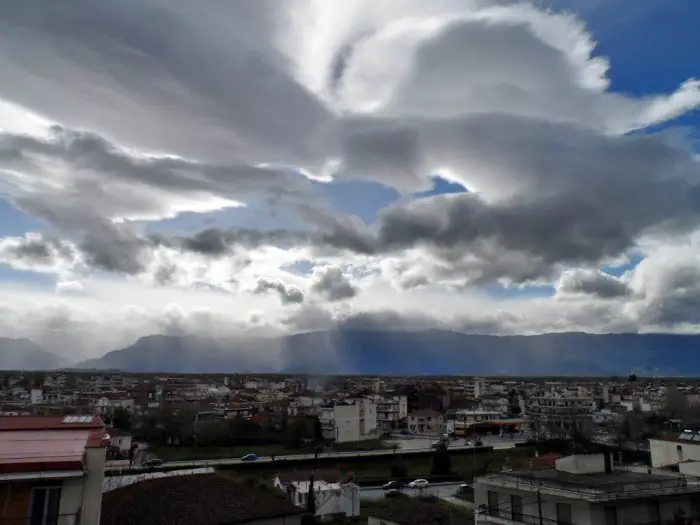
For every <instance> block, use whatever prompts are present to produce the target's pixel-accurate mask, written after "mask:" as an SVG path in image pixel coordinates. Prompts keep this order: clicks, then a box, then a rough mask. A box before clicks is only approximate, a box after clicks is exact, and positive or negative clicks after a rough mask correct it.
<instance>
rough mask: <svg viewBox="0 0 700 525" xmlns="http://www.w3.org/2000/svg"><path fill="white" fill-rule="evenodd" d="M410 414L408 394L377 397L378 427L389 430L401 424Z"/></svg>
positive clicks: (385, 430) (384, 430)
mask: <svg viewBox="0 0 700 525" xmlns="http://www.w3.org/2000/svg"><path fill="white" fill-rule="evenodd" d="M407 416H408V399H407V398H406V396H393V397H385V398H379V399H377V428H378V429H379V430H381V431H383V432H389V431H391V430H393V429H395V428H397V427H398V426H399V424H400V423H401V422H403V421H405V420H406V417H407Z"/></svg>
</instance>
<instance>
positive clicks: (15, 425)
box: [0, 416, 104, 432]
mask: <svg viewBox="0 0 700 525" xmlns="http://www.w3.org/2000/svg"><path fill="white" fill-rule="evenodd" d="M72 417H76V418H77V417H83V418H85V419H81V420H79V421H76V420H74V419H67V418H72ZM88 417H90V419H89V420H88V419H87V418H88ZM100 428H102V429H103V428H104V423H103V422H102V420H101V419H100V418H99V417H97V416H0V432H6V431H12V430H66V429H100Z"/></svg>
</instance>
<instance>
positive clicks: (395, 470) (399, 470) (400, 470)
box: [391, 460, 408, 478]
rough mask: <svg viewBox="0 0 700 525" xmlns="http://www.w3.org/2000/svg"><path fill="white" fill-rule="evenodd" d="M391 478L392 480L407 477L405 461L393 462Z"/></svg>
mask: <svg viewBox="0 0 700 525" xmlns="http://www.w3.org/2000/svg"><path fill="white" fill-rule="evenodd" d="M391 477H392V478H406V477H408V464H407V463H406V462H405V461H401V460H399V461H394V462H393V463H392V464H391Z"/></svg>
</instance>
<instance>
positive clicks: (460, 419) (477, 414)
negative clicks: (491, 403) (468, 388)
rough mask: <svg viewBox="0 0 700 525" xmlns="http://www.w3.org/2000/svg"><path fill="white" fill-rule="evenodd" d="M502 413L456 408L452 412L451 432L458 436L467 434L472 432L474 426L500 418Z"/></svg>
mask: <svg viewBox="0 0 700 525" xmlns="http://www.w3.org/2000/svg"><path fill="white" fill-rule="evenodd" d="M502 416H503V414H501V412H496V411H488V410H457V411H455V413H454V423H453V424H452V428H453V432H454V433H455V434H456V435H458V436H467V435H469V434H471V433H472V429H473V428H474V427H478V426H479V425H482V424H484V423H487V422H489V421H497V420H499V419H501V417H502Z"/></svg>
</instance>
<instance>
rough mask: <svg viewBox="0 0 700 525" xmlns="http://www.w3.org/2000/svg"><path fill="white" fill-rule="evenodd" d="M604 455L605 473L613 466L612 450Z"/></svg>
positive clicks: (610, 471)
mask: <svg viewBox="0 0 700 525" xmlns="http://www.w3.org/2000/svg"><path fill="white" fill-rule="evenodd" d="M604 456H605V473H606V474H611V473H612V471H613V466H612V452H606V453H605V454H604Z"/></svg>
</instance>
